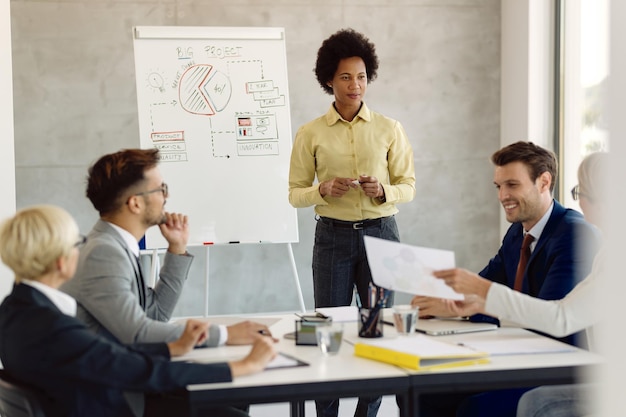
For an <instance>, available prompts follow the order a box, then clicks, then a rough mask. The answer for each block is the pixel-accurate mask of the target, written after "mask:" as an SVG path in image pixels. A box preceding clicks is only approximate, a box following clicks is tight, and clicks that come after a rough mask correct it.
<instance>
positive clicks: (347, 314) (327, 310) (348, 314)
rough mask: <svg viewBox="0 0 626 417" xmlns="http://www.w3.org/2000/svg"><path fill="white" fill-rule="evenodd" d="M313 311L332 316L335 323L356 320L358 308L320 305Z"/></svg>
mask: <svg viewBox="0 0 626 417" xmlns="http://www.w3.org/2000/svg"><path fill="white" fill-rule="evenodd" d="M315 311H318V312H320V313H322V314H324V315H325V316H328V317H332V318H333V321H334V322H335V323H338V322H349V321H357V320H358V319H359V309H358V308H357V307H356V306H344V307H324V308H321V307H320V308H316V309H315Z"/></svg>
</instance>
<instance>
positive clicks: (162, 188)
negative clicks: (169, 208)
mask: <svg viewBox="0 0 626 417" xmlns="http://www.w3.org/2000/svg"><path fill="white" fill-rule="evenodd" d="M158 192H162V193H163V197H165V198H167V196H169V195H170V191H169V188H168V187H167V184H166V183H163V184H161V186H160V187H159V188H155V189H154V190H149V191H143V192H141V193H135V194H134V195H148V194H153V193H158Z"/></svg>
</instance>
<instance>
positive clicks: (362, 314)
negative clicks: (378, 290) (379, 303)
mask: <svg viewBox="0 0 626 417" xmlns="http://www.w3.org/2000/svg"><path fill="white" fill-rule="evenodd" d="M359 337H367V338H375V337H383V310H382V309H381V308H380V307H374V308H365V307H361V308H359Z"/></svg>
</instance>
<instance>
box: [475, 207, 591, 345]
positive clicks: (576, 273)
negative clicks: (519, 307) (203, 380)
mask: <svg viewBox="0 0 626 417" xmlns="http://www.w3.org/2000/svg"><path fill="white" fill-rule="evenodd" d="M523 233H524V230H523V227H522V224H521V223H513V224H512V225H511V227H509V230H507V232H506V235H505V236H504V239H503V240H502V246H501V247H500V249H499V250H498V253H497V254H496V256H494V257H493V258H492V259H491V260H490V261H489V264H488V265H487V266H486V267H485V268H484V269H483V270H482V271H480V272H479V275H480V276H482V277H484V278H487V279H490V280H491V281H495V282H498V283H500V284H504V285H506V286H508V287H510V288H513V284H514V282H515V273H516V271H517V264H518V263H519V258H520V249H521V247H522V241H523V240H524V236H523ZM599 245H600V235H599V232H598V230H597V229H596V228H595V227H594V226H593V225H592V224H590V223H588V222H586V221H585V220H584V218H583V216H582V214H580V213H579V212H577V211H575V210H571V209H566V208H565V207H563V206H562V205H560V204H559V203H558V202H557V201H554V208H553V210H552V214H551V215H550V218H549V219H548V222H547V223H546V226H545V228H544V229H543V232H542V233H541V236H540V237H539V240H538V241H537V245H536V246H535V249H534V250H533V252H532V254H531V256H530V259H529V260H528V264H527V266H526V272H525V273H524V282H523V287H522V292H523V293H525V294H529V295H532V296H533V297H538V298H542V299H544V300H560V299H561V298H563V297H565V295H566V294H567V293H569V292H570V291H571V290H572V288H574V287H575V286H576V284H577V283H578V282H580V281H581V280H582V279H584V278H585V277H586V276H587V275H588V274H589V272H590V271H591V265H592V264H593V258H594V257H595V255H596V252H597V251H598V248H599ZM473 320H474V321H478V318H477V317H475V318H473ZM563 340H565V341H568V342H570V343H571V342H572V341H573V339H571V338H570V339H563Z"/></svg>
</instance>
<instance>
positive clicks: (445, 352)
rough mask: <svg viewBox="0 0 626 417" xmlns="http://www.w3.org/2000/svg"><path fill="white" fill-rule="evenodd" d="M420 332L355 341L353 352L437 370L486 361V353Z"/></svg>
mask: <svg viewBox="0 0 626 417" xmlns="http://www.w3.org/2000/svg"><path fill="white" fill-rule="evenodd" d="M420 336H421V335H415V336H411V337H410V338H398V339H391V340H381V341H376V342H357V343H355V344H354V354H355V355H356V356H360V357H362V358H367V359H373V360H376V361H380V362H386V363H390V364H392V365H397V366H401V367H403V368H409V369H415V370H436V369H445V368H453V367H458V366H469V365H479V364H486V363H489V358H488V356H489V355H488V354H487V353H484V352H476V351H473V350H471V349H470V348H467V347H464V346H460V345H452V344H450V343H445V342H441V341H436V340H429V339H428V337H427V336H421V337H420Z"/></svg>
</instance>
